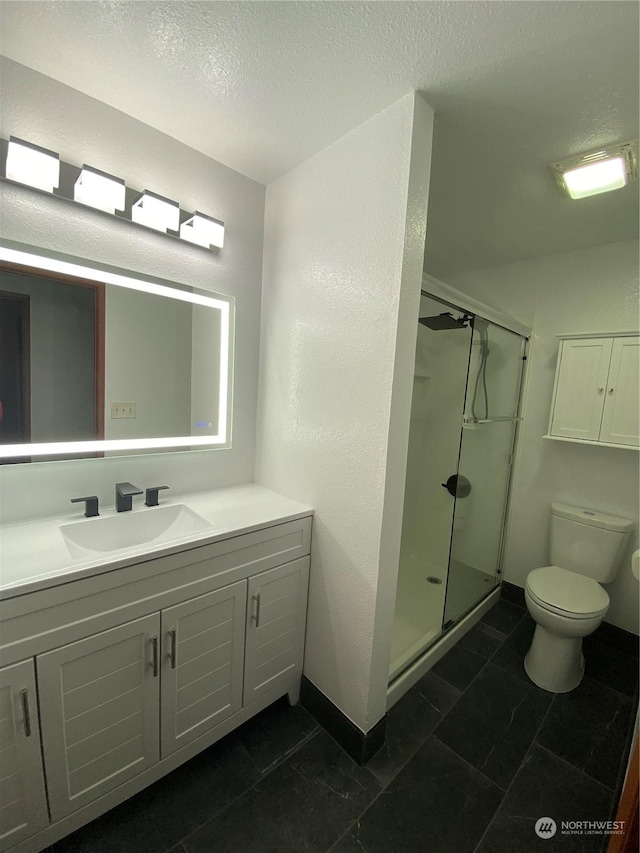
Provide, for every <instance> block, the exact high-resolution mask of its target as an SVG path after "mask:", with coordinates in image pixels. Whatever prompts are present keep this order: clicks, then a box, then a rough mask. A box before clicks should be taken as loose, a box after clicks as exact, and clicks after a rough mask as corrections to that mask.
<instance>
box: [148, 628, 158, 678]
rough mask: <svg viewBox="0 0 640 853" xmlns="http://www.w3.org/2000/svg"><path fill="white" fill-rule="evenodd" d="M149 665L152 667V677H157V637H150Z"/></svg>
mask: <svg viewBox="0 0 640 853" xmlns="http://www.w3.org/2000/svg"><path fill="white" fill-rule="evenodd" d="M150 642H151V667H152V669H153V677H154V678H157V677H158V638H157V637H151V640H150Z"/></svg>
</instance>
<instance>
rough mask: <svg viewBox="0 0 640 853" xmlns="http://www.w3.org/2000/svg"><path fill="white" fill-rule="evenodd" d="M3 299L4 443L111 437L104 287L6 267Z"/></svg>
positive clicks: (0, 437)
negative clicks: (106, 419)
mask: <svg viewBox="0 0 640 853" xmlns="http://www.w3.org/2000/svg"><path fill="white" fill-rule="evenodd" d="M0 300H1V301H0V323H1V325H0V400H1V401H2V409H1V413H0V444H29V443H30V442H52V441H59V440H63V439H64V440H79V441H82V440H85V441H86V440H91V439H97V440H100V439H102V438H104V285H103V284H99V283H96V282H88V281H87V282H85V281H83V280H79V279H71V278H69V279H62V278H58V277H56V276H55V274H50V273H47V275H46V276H42V277H40V276H37V275H33V274H32V271H31V270H29V272H28V273H27V272H25V271H23V270H22V269H21V268H20V267H15V266H11V265H5V264H3V265H2V283H1V285H0ZM87 455H90V456H95V455H102V454H95V453H91V454H87ZM6 461H7V462H9V461H11V462H25V461H29V457H20V458H15V459H8V460H6Z"/></svg>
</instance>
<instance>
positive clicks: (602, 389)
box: [598, 385, 604, 394]
mask: <svg viewBox="0 0 640 853" xmlns="http://www.w3.org/2000/svg"><path fill="white" fill-rule="evenodd" d="M598 394H604V387H603V386H602V385H601V386H600V387H599V388H598Z"/></svg>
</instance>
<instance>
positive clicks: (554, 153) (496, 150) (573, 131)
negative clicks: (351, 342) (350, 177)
mask: <svg viewBox="0 0 640 853" xmlns="http://www.w3.org/2000/svg"><path fill="white" fill-rule="evenodd" d="M0 25H1V29H0V33H1V36H0V38H1V41H0V47H1V49H2V53H3V54H5V55H6V56H8V57H10V58H11V59H14V60H16V61H17V62H20V63H23V64H24V65H27V66H29V67H31V68H34V69H36V70H37V71H40V72H42V73H44V74H47V75H49V76H50V77H53V78H55V79H57V80H60V81H61V82H63V83H66V84H68V85H70V86H73V87H74V88H76V89H79V90H80V91H82V92H85V93H86V94H88V95H91V96H93V97H95V98H98V99H99V100H101V101H104V102H105V103H107V104H109V105H111V106H113V107H116V108H117V109H120V110H122V111H124V112H125V113H128V114H130V115H133V116H135V117H136V118H138V119H140V120H141V121H144V122H146V123H147V124H149V125H151V126H152V127H155V128H157V129H158V130H161V131H163V132H165V133H168V134H169V135H171V136H173V137H175V138H176V139H179V140H180V141H182V142H185V143H186V144H188V145H190V146H192V147H193V148H196V149H197V150H199V151H202V152H203V153H205V154H208V155H209V156H211V157H213V158H214V159H216V160H219V161H220V162H222V163H225V164H227V165H228V166H231V167H232V168H234V169H237V170H238V171H240V172H242V173H243V174H246V175H249V176H250V177H252V178H255V179H256V180H258V181H261V182H263V183H268V182H270V181H271V180H273V179H274V178H276V177H278V176H279V175H281V174H283V173H284V172H286V171H288V170H289V169H291V168H292V167H294V166H296V165H297V164H298V163H300V162H302V161H303V160H305V159H307V158H308V157H310V156H311V155H312V154H314V153H315V152H317V151H319V150H320V149H322V148H324V147H326V146H327V145H328V144H330V143H331V142H332V141H334V140H335V139H337V138H339V137H340V136H342V135H343V134H344V133H346V132H348V131H349V130H350V129H352V128H353V127H355V126H356V125H358V124H360V123H361V122H362V121H364V120H366V119H367V118H369V117H370V116H371V115H373V114H374V113H376V112H378V111H379V110H381V109H383V108H384V107H386V106H388V105H389V104H390V103H392V102H393V101H394V100H396V99H397V98H399V97H401V96H402V95H403V94H405V93H406V92H407V91H410V90H413V89H417V90H419V91H421V92H422V93H423V94H424V96H425V98H426V100H427V101H428V102H429V103H430V104H431V106H432V107H434V109H435V110H436V132H435V140H434V158H433V168H432V191H431V195H430V203H429V208H430V210H429V227H428V238H427V239H428V245H427V257H426V268H427V269H428V270H429V271H430V272H432V273H433V274H435V275H437V276H440V277H446V276H447V274H451V273H454V272H457V271H462V270H469V269H474V268H480V267H487V266H492V265H496V264H501V263H507V262H509V261H516V260H522V259H525V258H531V257H537V256H540V255H545V254H552V253H555V252H561V251H566V250H570V249H575V248H583V247H587V246H592V245H598V244H604V243H609V242H614V241H616V240H624V239H629V238H632V237H637V235H638V204H637V183H636V184H635V185H634V186H632V187H628V188H625V189H623V190H620V191H617V192H615V193H609V194H606V195H603V196H596V197H593V198H590V199H585V200H582V201H580V202H572V201H570V200H566V199H563V198H562V197H561V196H560V195H559V194H558V193H557V190H556V189H555V187H554V185H553V182H552V179H551V177H550V174H549V172H548V164H549V163H551V162H553V161H554V160H558V159H564V158H565V157H568V156H571V155H572V154H576V153H582V152H583V151H585V150H589V149H592V148H594V147H599V146H602V145H607V144H611V143H615V142H621V141H625V140H627V139H632V138H635V137H637V136H638V4H637V3H635V2H591V1H590V0H589V1H588V2H578V0H568V2H547V0H539V2H527V0H524V1H523V2H514V0H507V2H373V3H360V2H355V3H353V2H282V3H281V2H267V0H262V2H193V3H192V2H135V0H134V2H129V1H128V0H119V2H95V0H94V2H85V0H80V2H67V1H66V0H58V2H13V0H4V2H2V3H0Z"/></svg>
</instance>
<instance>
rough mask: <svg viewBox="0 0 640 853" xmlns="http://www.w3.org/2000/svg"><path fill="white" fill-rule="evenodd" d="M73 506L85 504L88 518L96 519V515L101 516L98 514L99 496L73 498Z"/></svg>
mask: <svg viewBox="0 0 640 853" xmlns="http://www.w3.org/2000/svg"><path fill="white" fill-rule="evenodd" d="M71 503H72V504H79V503H84V514H85V515H86V517H87V518H95V516H96V515H100V513H99V512H98V497H97V495H90V496H89V497H86V498H71Z"/></svg>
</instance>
